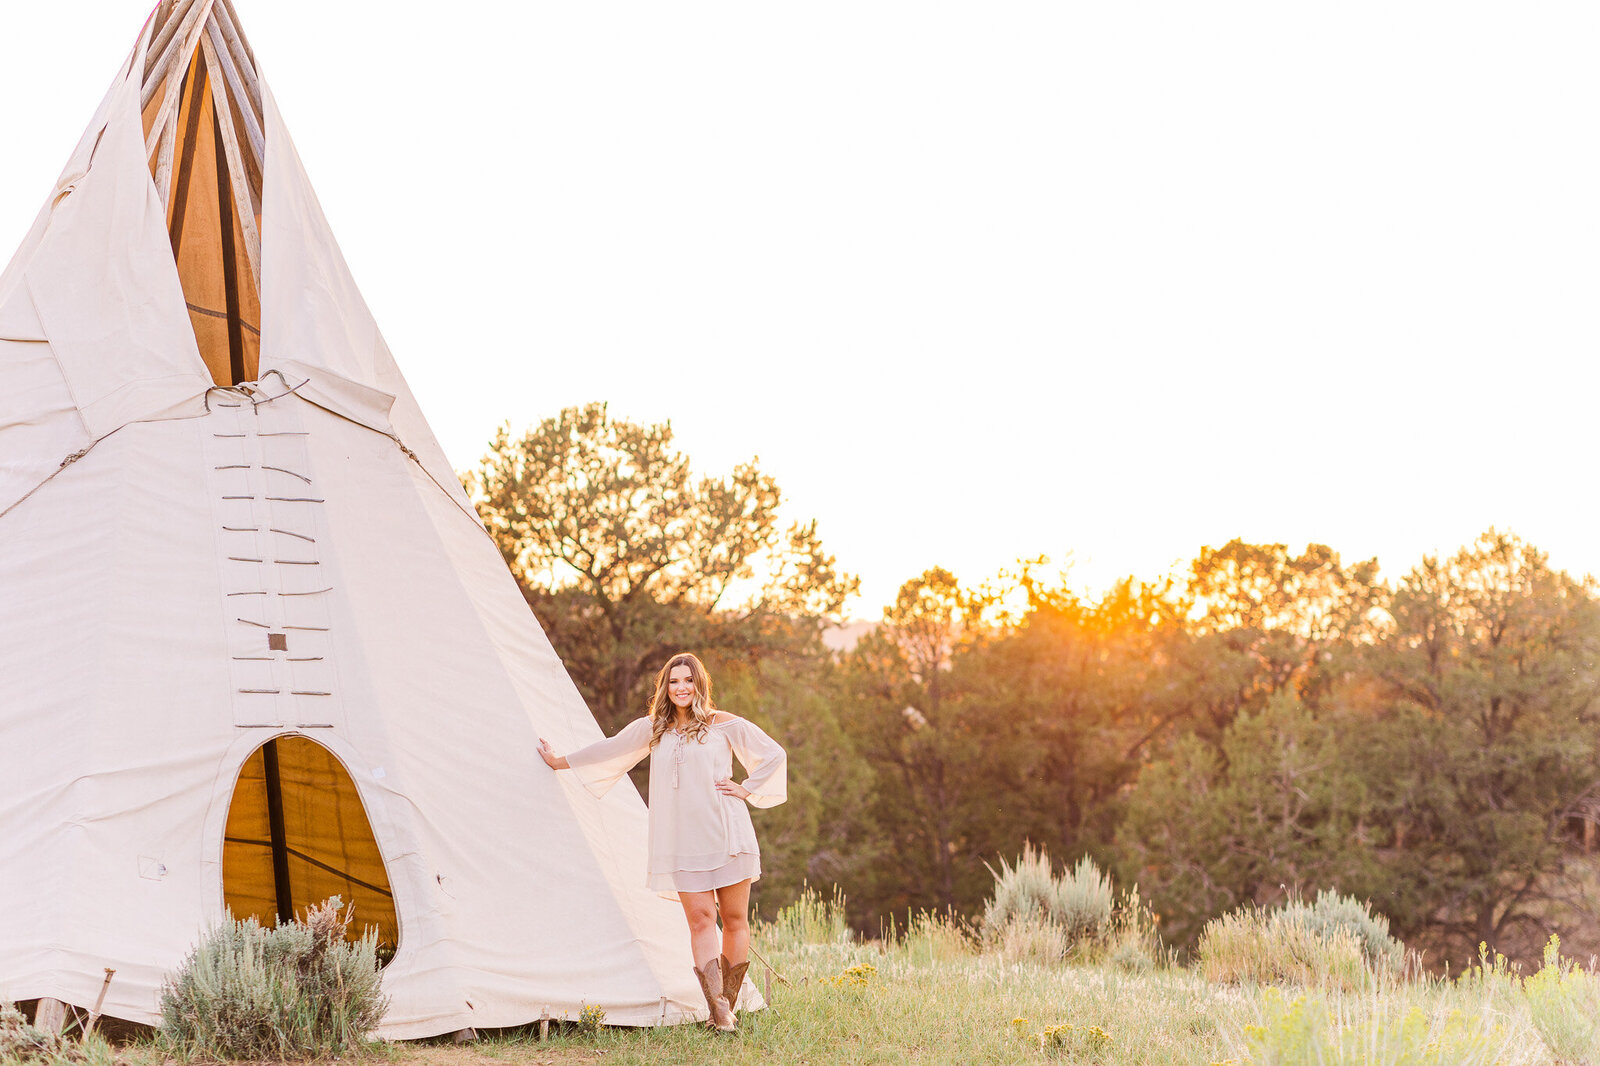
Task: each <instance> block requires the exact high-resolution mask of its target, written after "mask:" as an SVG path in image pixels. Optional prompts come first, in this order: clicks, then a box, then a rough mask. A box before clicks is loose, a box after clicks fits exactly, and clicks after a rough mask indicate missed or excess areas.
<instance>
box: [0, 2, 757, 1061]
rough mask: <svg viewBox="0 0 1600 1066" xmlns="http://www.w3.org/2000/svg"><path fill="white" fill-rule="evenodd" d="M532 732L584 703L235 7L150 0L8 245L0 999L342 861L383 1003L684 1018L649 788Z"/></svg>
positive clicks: (136, 955) (422, 1030)
mask: <svg viewBox="0 0 1600 1066" xmlns="http://www.w3.org/2000/svg"><path fill="white" fill-rule="evenodd" d="M540 735H543V736H546V737H548V738H549V739H550V740H551V741H552V743H553V744H554V745H555V746H556V747H557V748H558V749H560V750H571V749H572V748H575V747H577V746H579V745H581V744H585V743H588V742H590V741H592V740H595V739H597V738H598V737H599V736H600V735H601V733H600V730H599V729H598V727H597V726H596V724H595V722H594V719H593V718H592V717H591V716H590V715H589V713H588V711H587V709H586V708H585V706H584V703H583V700H582V698H581V697H580V696H579V694H578V692H577V690H576V689H575V688H574V686H573V684H572V682H571V680H570V679H569V678H568V676H567V674H566V672H565V671H564V669H563V668H562V665H561V662H560V660H559V659H558V658H557V657H556V655H555V653H554V652H553V651H552V649H551V647H550V645H549V643H548V641H547V640H546V639H545V637H544V635H543V633H542V631H541V630H540V628H539V626H538V624H537V622H536V620H535V619H534V618H533V617H532V616H531V614H530V613H529V610H528V608H527V606H526V604H525V602H524V600H523V598H522V596H521V595H520V594H519V592H518V590H517V588H516V585H515V583H514V581H513V580H512V578H511V577H510V575H509V574H508V572H507V570H506V567H505V565H504V564H503V562H502V560H501V558H500V556H499V554H498V552H497V551H496V549H495V547H494V545H493V544H492V543H491V541H490V539H489V537H488V536H487V535H486V534H485V532H484V530H483V528H482V527H481V525H480V524H479V522H478V521H477V518H476V516H475V515H474V512H473V509H472V506H471V504H470V503H469V501H468V500H467V498H466V496H465V495H464V493H463V492H462V489H461V487H460V485H459V483H458V482H457V480H456V477H455V474H454V473H453V472H452V470H451V467H450V465H449V463H448V462H447V461H446V459H445V456H444V454H443V452H442V451H441V450H440V448H439V446H438V444H437V443H436V442H435V440H434V438H433V435H432V433H431V432H430V431H429V429H428V426H427V423H426V422H425V421H424V419H423V416H422V413H421V411H420V409H419V408H418V406H417V403H416V401H415V399H413V397H412V396H411V393H410V391H409V390H408V389H407V387H406V383H405V381H404V379H403V378H402V377H401V376H400V372H399V370H398V369H397V368H396V365H395V362H394V360H393V358H392V357H391V356H390V354H389V351H388V349H387V348H386V347H385V345H384V341H383V338H382V337H381V336H380V335H379V332H378V329H377V326H376V325H375V323H374V322H373V319H372V316H371V314H370V313H369V312H368V309H367V307H366V305H365V303H364V302H363V300H362V298H361V295H360V293H359V292H358V291H357V290H356V286H355V284H354V282H353V280H352V279H351V276H350V272H349V270H348V269H347V267H346V265H345V262H344V259H343V257H342V256H341V254H340V252H339V248H338V246H337V245H336V244H335V243H334V240H333V237H332V234H331V233H330V231H329V228H328V225H327V222H326V220H325V219H324V217H323V215H322V212H321V209H320V208H319V207H318V204H317V199H316V196H315V195H314V194H313V192H312V189H311V186H310V184H309V182H308V180H307V177H306V172H305V170H304V168H303V167H302V165H301V162H300V159H299V157H298V156H297V155H296V152H295V148H294V145H293V144H292V143H291V141H290V139H289V136H288V133H287V131H286V130H285V128H284V124H283V120H282V118H281V116H280V115H279V113H278V110H277V107H276V106H275V104H274V102H273V97H272V93H271V92H270V90H269V89H268V88H267V86H266V84H265V82H264V81H263V80H261V78H260V76H259V68H258V67H257V65H256V62H255V59H254V56H253V54H252V52H251V49H250V47H249V44H248V43H247V41H246V39H245V38H244V36H243V35H242V34H241V33H240V30H239V23H238V20H237V17H236V15H235V13H234V12H233V10H232V8H231V5H230V4H229V3H228V0H164V2H163V3H162V4H161V5H160V7H159V8H158V9H157V10H156V11H155V12H154V13H153V14H152V16H151V18H150V19H149V21H148V23H147V24H146V25H145V27H144V29H143V31H142V33H141V35H140V37H139V40H138V43H137V45H136V47H135V48H134V51H133V54H132V55H131V56H130V58H129V60H128V62H127V64H126V65H125V66H124V67H123V68H122V70H121V71H119V73H118V75H117V77H116V80H115V81H114V83H113V84H112V86H111V89H110V91H109V92H108V93H107V95H106V97H105V100H104V102H103V103H102V105H101V107H100V109H99V111H98V113H97V114H96V115H95V117H94V120H93V121H92V122H91V124H90V126H89V128H88V131H87V132H86V133H85V135H84V137H83V140H82V142H81V143H80V144H79V145H78V148H77V150H76V151H75V152H74V153H73V155H72V158H71V159H70V161H69V162H68V164H67V167H66V169H65V171H64V172H63V173H62V176H61V179H60V182H59V183H58V184H57V186H56V187H55V189H54V190H52V191H51V193H50V195H49V198H48V201H47V203H46V204H45V206H44V209H43V210H42V211H41V212H40V214H39V216H38V219H37V221H36V223H35V224H34V226H33V228H32V230H31V231H30V232H29V233H28V235H27V238H26V240H25V241H24V243H23V245H22V247H21V249H20V250H19V251H18V253H17V255H16V257H15V258H14V260H13V261H12V262H11V264H10V266H9V267H8V268H7V269H6V271H5V273H4V274H3V275H0V1000H23V999H36V998H49V999H56V1000H61V1001H64V1002H67V1003H72V1004H78V1005H81V1006H88V1005H91V1004H93V1003H94V1001H95V997H96V996H97V995H98V994H99V992H100V988H101V984H102V981H103V975H104V971H105V969H106V968H107V967H110V968H114V969H115V970H116V975H115V977H114V979H113V980H112V982H111V984H110V987H109V991H108V993H107V996H106V1000H105V1006H104V1010H105V1013H107V1014H109V1015H112V1016H116V1017H121V1018H126V1019H130V1020H133V1021H138V1022H154V1021H156V1020H157V1013H156V1012H157V1002H158V993H159V986H160V982H161V979H162V976H163V974H164V972H166V971H168V970H169V969H171V968H172V967H173V966H174V965H176V964H177V963H178V962H180V961H181V960H182V958H183V957H184V955H185V954H186V953H187V952H188V951H189V949H190V948H191V947H192V946H193V945H194V943H195V942H196V940H197V939H198V938H199V936H200V935H201V933H202V932H203V930H204V929H206V928H207V927H208V926H210V925H212V924H214V923H216V922H218V921H220V920H221V919H222V918H223V917H224V915H225V914H227V913H229V912H231V913H233V914H234V915H236V916H244V915H252V914H253V915H256V916H257V917H259V918H260V919H261V920H262V921H264V922H267V923H270V922H272V921H274V920H275V919H276V917H277V916H279V915H282V914H288V913H294V912H298V911H299V910H301V909H302V908H303V907H305V906H306V905H307V904H310V903H314V902H317V901H320V900H321V899H322V898H324V897H326V896H330V895H334V894H338V895H340V896H342V897H343V898H344V899H345V900H346V901H353V902H354V904H355V908H356V911H355V919H356V924H357V925H358V926H359V925H366V924H371V925H375V926H377V927H378V929H379V935H380V938H381V939H382V940H383V942H384V945H385V950H386V951H392V952H393V956H392V959H391V960H390V961H389V963H388V965H387V968H386V970H385V971H384V988H385V991H386V992H387V994H388V995H389V996H390V998H391V1004H392V1005H391V1007H390V1011H389V1014H388V1016H387V1018H386V1020H385V1022H384V1025H383V1028H382V1029H381V1030H380V1032H381V1034H382V1035H385V1036H389V1037H397V1038H404V1037H421V1036H428V1035H434V1034H439V1033H446V1032H452V1031H455V1030H460V1029H464V1028H468V1027H478V1026H488V1027H496V1026H508V1025H516V1024H521V1023H525V1022H528V1021H531V1020H536V1019H538V1018H539V1017H540V1016H541V1014H542V1013H544V1012H545V1011H546V1010H548V1011H549V1012H550V1013H551V1015H552V1016H555V1017H559V1016H561V1015H562V1014H563V1013H564V1012H565V1013H566V1014H567V1015H568V1016H576V1014H577V1012H578V1010H579V1009H580V1007H581V1005H583V1004H598V1005H600V1006H601V1007H603V1008H604V1009H605V1012H606V1017H607V1020H608V1021H610V1022H615V1023H620V1024H629V1025H654V1024H661V1023H674V1022H680V1021H684V1020H687V1019H688V1018H690V1017H704V1014H705V1008H704V1005H703V1000H701V997H700V995H699V990H698V987H697V986H696V984H695V979H694V975H693V973H692V971H691V966H692V963H691V961H690V955H689V945H688V934H687V929H686V925H685V922H684V919H683V916H682V912H681V910H680V909H679V907H678V905H677V904H676V903H673V902H670V901H668V900H664V899H661V898H658V897H656V896H655V895H653V894H651V893H650V892H648V891H647V890H646V889H645V887H644V884H645V872H644V860H645V844H644V837H645V809H644V805H643V803H642V802H641V801H640V798H639V796H638V794H637V793H636V792H635V791H634V790H633V789H632V788H631V787H628V786H626V785H624V787H620V788H617V789H615V790H613V791H612V792H611V793H610V794H609V795H608V796H607V797H606V798H604V799H598V800H597V799H595V798H593V797H591V796H590V795H589V794H588V793H587V792H586V791H585V790H584V789H583V788H582V787H581V786H579V785H577V784H576V783H575V782H574V781H572V780H571V779H570V776H571V775H564V774H562V775H558V774H555V773H552V772H550V771H549V770H548V769H546V768H545V766H544V765H543V763H542V762H541V761H540V759H539V756H538V754H537V744H538V737H539V736H540ZM752 998H753V997H752ZM697 1000H699V1001H700V1004H701V1005H700V1006H699V1007H698V1008H696V1006H695V1003H696V1001H697Z"/></svg>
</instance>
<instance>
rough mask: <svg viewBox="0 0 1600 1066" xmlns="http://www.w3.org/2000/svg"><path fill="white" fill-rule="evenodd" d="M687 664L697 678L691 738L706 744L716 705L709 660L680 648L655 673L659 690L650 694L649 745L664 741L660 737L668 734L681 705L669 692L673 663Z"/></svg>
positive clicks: (690, 728) (689, 733)
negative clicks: (708, 664)
mask: <svg viewBox="0 0 1600 1066" xmlns="http://www.w3.org/2000/svg"><path fill="white" fill-rule="evenodd" d="M678 666H687V667H688V668H689V677H690V678H692V679H693V681H694V701H693V702H692V703H690V704H689V728H688V731H687V732H688V735H689V737H690V738H691V739H694V740H698V741H699V742H700V743H702V744H704V743H705V741H706V730H707V728H708V727H710V725H711V715H712V712H714V711H715V710H716V709H717V705H716V704H715V703H712V702H711V674H710V673H708V672H707V671H706V664H705V663H703V662H701V661H700V660H699V659H698V658H696V657H695V656H693V655H691V654H690V653H688V652H686V651H680V652H679V653H678V654H676V655H674V656H673V657H672V658H670V659H668V660H667V665H665V666H663V667H662V668H661V670H660V672H659V673H657V674H656V690H655V692H654V693H653V694H652V695H651V697H650V709H649V713H650V746H651V747H652V748H653V747H655V746H656V745H657V744H659V743H661V738H662V737H664V736H666V735H667V730H669V729H671V728H672V724H673V722H674V721H676V719H677V717H678V707H677V705H676V704H674V703H673V702H672V697H671V696H670V695H668V693H667V681H668V679H669V678H671V677H672V670H673V668H674V667H678Z"/></svg>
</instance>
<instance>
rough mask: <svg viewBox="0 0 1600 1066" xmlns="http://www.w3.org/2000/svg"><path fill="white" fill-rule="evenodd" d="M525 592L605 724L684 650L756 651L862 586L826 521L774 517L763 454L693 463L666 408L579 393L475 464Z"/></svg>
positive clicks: (814, 623)
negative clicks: (833, 548) (636, 408)
mask: <svg viewBox="0 0 1600 1066" xmlns="http://www.w3.org/2000/svg"><path fill="white" fill-rule="evenodd" d="M464 481H465V483H466V485H467V488H468V491H469V493H470V494H471V495H472V496H473V498H474V501H475V503H476V505H477V508H478V513H479V515H480V516H481V517H482V519H483V523H484V526H485V528H486V529H488V531H489V533H490V535H491V536H492V537H494V539H495V542H496V544H497V545H499V547H500V551H501V554H502V555H504V556H505V559H506V562H507V563H508V564H509V565H510V567H511V570H512V572H513V573H514V574H515V575H516V577H517V580H518V582H519V583H520V584H521V585H522V588H523V592H524V595H526V596H527V597H528V599H529V600H530V602H531V603H532V604H533V606H534V608H535V613H536V614H537V615H538V617H539V618H540V620H541V622H543V623H544V625H545V627H546V630H547V632H548V633H549V635H550V639H551V643H552V644H554V645H555V647H556V650H557V652H558V653H560V655H561V657H562V660H563V662H565V663H566V665H567V669H568V671H569V672H570V673H571V674H572V676H573V679H574V680H575V681H576V682H577V683H578V686H579V688H580V689H581V690H582V691H583V692H584V694H585V696H586V697H587V698H588V699H589V701H590V704H591V706H592V707H593V708H594V709H595V711H596V713H597V715H598V716H599V717H600V718H601V720H602V723H603V724H605V725H606V726H607V727H608V728H613V729H614V728H616V727H618V726H620V725H621V724H623V723H624V722H625V721H626V720H627V719H629V718H631V717H633V716H635V715H636V714H637V713H638V712H639V709H640V708H642V707H643V706H644V700H645V695H646V694H645V692H644V691H643V690H644V688H645V687H647V685H648V680H649V676H650V675H651V673H652V672H653V670H654V669H655V667H656V666H657V665H658V664H659V663H660V662H661V661H663V660H664V659H665V658H666V657H667V656H668V655H670V654H671V653H673V652H674V651H678V650H680V649H683V648H686V647H688V648H699V649H702V650H711V649H721V650H724V651H730V652H734V653H746V654H753V653H755V652H756V651H758V650H759V649H760V648H762V647H766V646H768V645H769V644H771V643H772V642H774V641H777V642H785V643H786V642H790V641H792V640H793V639H795V638H796V634H797V630H796V628H795V626H794V622H795V621H796V620H802V621H803V622H804V624H803V625H802V626H801V627H800V630H799V631H798V632H799V633H800V635H801V636H804V635H805V631H806V630H807V629H809V630H810V631H812V634H811V635H812V637H813V638H814V636H815V630H816V629H817V628H818V627H819V626H820V621H821V619H823V618H825V617H829V616H833V615H836V614H837V613H838V611H839V610H840V608H841V607H842V605H843V603H844V601H845V598H846V597H847V596H849V595H850V594H851V593H852V592H853V591H854V590H855V588H856V579H855V578H854V577H851V576H850V575H847V574H844V573H842V572H841V571H839V569H838V568H837V565H836V563H835V560H834V558H833V557H832V556H831V555H828V554H827V553H826V552H825V551H824V550H823V547H822V542H821V538H820V537H819V535H818V532H817V524H816V523H815V522H794V523H791V524H789V525H788V526H787V527H785V526H784V525H783V524H782V523H781V522H780V520H779V513H778V512H779V507H780V504H781V502H782V494H781V493H780V491H779V489H778V485H777V482H776V480H775V479H773V478H772V477H771V476H770V475H768V474H764V473H762V471H761V470H760V468H759V467H758V465H757V460H756V459H751V460H750V461H749V462H747V463H742V464H740V465H739V466H738V467H736V468H735V469H734V471H733V472H732V474H731V475H729V476H727V477H722V478H718V477H705V476H697V475H696V474H694V473H693V472H692V470H691V468H690V464H689V457H688V456H687V455H685V454H683V453H682V452H680V451H678V450H677V448H676V447H675V446H674V444H673V436H672V427H671V425H670V424H668V423H661V424H658V425H641V424H638V423H635V422H629V421H627V420H624V419H618V418H613V417H611V415H610V413H609V411H608V410H607V408H606V406H605V405H604V404H598V403H595V404H589V405H587V406H584V407H571V408H567V409H565V410H563V411H561V412H560V413H559V414H558V415H556V416H555V417H553V418H548V419H546V420H544V421H543V422H541V423H540V424H539V425H538V426H536V427H534V428H533V429H531V430H530V431H528V432H527V433H526V434H524V435H523V436H521V437H519V438H513V437H512V435H511V433H510V430H509V428H508V427H505V426H502V427H501V428H500V430H499V431H498V432H497V433H496V434H495V437H494V439H493V440H492V441H491V442H490V447H489V452H488V454H487V455H486V456H484V459H483V461H482V463H481V464H480V465H479V467H478V469H477V470H475V471H473V472H472V473H471V474H469V475H468V476H467V478H465V479H464Z"/></svg>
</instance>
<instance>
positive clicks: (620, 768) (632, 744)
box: [567, 718, 650, 796]
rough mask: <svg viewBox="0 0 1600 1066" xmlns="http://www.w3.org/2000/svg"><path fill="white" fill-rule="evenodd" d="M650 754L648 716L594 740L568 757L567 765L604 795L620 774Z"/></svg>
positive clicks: (588, 784) (598, 792)
mask: <svg viewBox="0 0 1600 1066" xmlns="http://www.w3.org/2000/svg"><path fill="white" fill-rule="evenodd" d="M648 754H650V719H648V718H636V719H634V720H633V721H632V722H629V723H628V724H627V725H625V726H623V727H622V729H620V730H618V732H617V735H616V736H614V737H607V738H606V739H604V740H597V741H595V742H594V743H593V744H590V745H588V746H587V747H583V748H579V749H578V750H577V751H574V752H572V753H570V754H569V755H568V756H567V768H568V769H570V770H571V771H572V772H573V773H575V774H577V775H578V780H579V781H581V782H583V787H584V788H587V789H588V790H589V791H590V792H592V793H594V794H595V795H596V796H604V795H605V794H606V793H607V792H610V791H611V786H612V785H614V784H616V783H617V782H618V781H620V780H622V775H623V774H625V773H627V772H628V771H629V770H632V769H633V768H634V767H635V766H638V765H639V760H640V759H643V758H644V757H645V756H646V755H648Z"/></svg>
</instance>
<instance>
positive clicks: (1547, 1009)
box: [1522, 936, 1600, 1064]
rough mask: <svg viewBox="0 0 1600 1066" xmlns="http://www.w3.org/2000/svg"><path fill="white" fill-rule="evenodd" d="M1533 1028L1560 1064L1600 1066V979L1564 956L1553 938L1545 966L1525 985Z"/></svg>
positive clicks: (1559, 940)
mask: <svg viewBox="0 0 1600 1066" xmlns="http://www.w3.org/2000/svg"><path fill="white" fill-rule="evenodd" d="M1522 987H1523V991H1524V992H1525V993H1526V994H1527V997H1528V1011H1529V1013H1530V1014H1531V1015H1532V1016H1533V1027H1534V1028H1535V1029H1537V1030H1539V1036H1540V1037H1541V1038H1542V1039H1543V1040H1544V1042H1545V1045H1546V1046H1547V1047H1549V1049H1550V1054H1551V1055H1553V1056H1554V1057H1555V1060H1556V1061H1557V1062H1564V1063H1565V1062H1570V1063H1597V1064H1600V977H1597V976H1596V975H1595V974H1594V973H1592V972H1591V971H1589V970H1580V969H1578V968H1577V967H1576V966H1574V965H1573V963H1572V961H1571V960H1570V959H1563V958H1562V957H1561V938H1560V937H1558V936H1551V937H1550V942H1549V943H1548V944H1546V945H1545V948H1544V966H1543V967H1542V968H1541V969H1540V970H1539V972H1538V973H1536V974H1534V975H1533V976H1532V977H1530V978H1528V979H1527V980H1525V981H1524V982H1523V983H1522Z"/></svg>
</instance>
